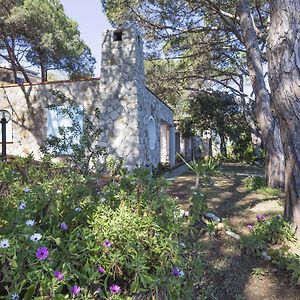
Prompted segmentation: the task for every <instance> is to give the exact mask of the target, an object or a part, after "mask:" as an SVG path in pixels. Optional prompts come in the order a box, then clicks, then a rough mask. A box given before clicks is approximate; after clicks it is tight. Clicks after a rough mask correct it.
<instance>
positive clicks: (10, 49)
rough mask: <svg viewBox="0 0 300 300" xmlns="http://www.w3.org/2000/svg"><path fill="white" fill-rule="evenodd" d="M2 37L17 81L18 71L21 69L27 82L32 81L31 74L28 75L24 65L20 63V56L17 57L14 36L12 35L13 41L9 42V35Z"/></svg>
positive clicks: (11, 39)
mask: <svg viewBox="0 0 300 300" xmlns="http://www.w3.org/2000/svg"><path fill="white" fill-rule="evenodd" d="M2 39H3V41H4V44H5V48H6V51H7V54H8V57H9V60H10V63H11V66H12V71H13V73H14V79H15V83H16V82H17V71H20V72H21V73H22V74H23V76H24V78H25V80H26V82H28V83H30V82H31V81H30V78H29V76H28V75H27V73H26V71H25V69H24V68H23V67H22V65H21V64H20V62H19V60H18V58H17V57H16V54H15V41H14V38H13V37H10V41H11V43H10V42H9V38H8V37H7V36H2Z"/></svg>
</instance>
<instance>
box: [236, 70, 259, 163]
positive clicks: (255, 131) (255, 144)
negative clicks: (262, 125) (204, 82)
mask: <svg viewBox="0 0 300 300" xmlns="http://www.w3.org/2000/svg"><path fill="white" fill-rule="evenodd" d="M239 90H240V92H241V94H242V95H244V94H245V91H244V76H243V75H240V83H239ZM240 105H241V108H242V112H243V115H244V118H245V120H246V122H247V123H248V125H249V128H250V131H251V133H250V134H251V143H252V148H253V152H254V156H255V159H256V160H260V157H261V153H260V150H261V134H260V132H259V128H258V127H257V126H256V124H255V122H254V120H253V111H252V109H251V110H250V109H249V106H248V105H247V103H246V99H245V97H244V96H242V97H241V103H240ZM251 106H252V105H251Z"/></svg>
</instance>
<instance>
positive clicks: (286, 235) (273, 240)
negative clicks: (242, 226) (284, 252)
mask: <svg viewBox="0 0 300 300" xmlns="http://www.w3.org/2000/svg"><path fill="white" fill-rule="evenodd" d="M252 234H253V235H256V236H259V237H260V238H261V239H262V240H264V241H266V242H267V243H270V244H279V243H283V242H287V241H291V242H294V241H296V238H295V235H294V233H293V230H292V225H291V223H289V222H288V221H286V220H284V219H283V218H282V217H281V216H275V217H272V218H269V219H265V220H261V221H258V222H257V223H256V224H255V225H254V228H253V232H252Z"/></svg>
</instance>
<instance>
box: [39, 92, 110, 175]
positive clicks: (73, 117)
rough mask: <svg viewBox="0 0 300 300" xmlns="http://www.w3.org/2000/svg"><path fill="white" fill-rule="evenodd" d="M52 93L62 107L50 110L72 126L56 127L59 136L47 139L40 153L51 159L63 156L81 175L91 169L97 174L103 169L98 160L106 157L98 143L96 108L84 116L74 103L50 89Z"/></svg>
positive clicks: (98, 132) (98, 112)
mask: <svg viewBox="0 0 300 300" xmlns="http://www.w3.org/2000/svg"><path fill="white" fill-rule="evenodd" d="M52 94H53V95H54V96H55V97H56V98H57V99H58V100H59V102H60V103H61V104H62V106H56V105H50V106H49V109H50V110H53V111H56V114H57V115H59V116H60V117H64V118H67V119H68V120H70V122H71V124H70V126H61V127H59V128H58V133H59V136H53V135H52V136H50V137H49V138H48V139H47V140H46V141H45V145H44V146H42V147H41V149H40V150H41V152H42V153H43V154H45V155H50V156H53V157H58V156H63V157H64V158H65V159H66V161H67V162H69V163H71V165H72V166H74V167H75V168H77V169H78V170H79V171H80V172H81V173H82V174H88V173H89V172H90V171H91V169H98V171H99V168H100V169H102V167H103V166H102V164H101V163H99V158H100V157H103V156H104V157H105V156H106V155H107V153H106V150H105V149H104V148H103V147H100V146H99V145H98V143H97V141H98V140H99V137H100V135H101V132H102V130H101V129H100V128H99V127H98V126H96V124H99V121H100V111H99V110H98V109H95V110H94V112H93V114H89V115H86V114H85V113H84V110H83V109H82V108H81V107H80V105H79V104H78V103H77V102H76V101H74V100H72V99H70V98H68V97H66V96H65V95H64V94H63V93H62V92H60V91H56V90H53V91H52ZM80 119H82V120H83V124H81V122H80Z"/></svg>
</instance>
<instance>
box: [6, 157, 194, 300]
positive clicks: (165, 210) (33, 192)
mask: <svg viewBox="0 0 300 300" xmlns="http://www.w3.org/2000/svg"><path fill="white" fill-rule="evenodd" d="M93 177H94V178H93V179H91V178H89V177H85V176H83V175H81V174H79V173H77V171H76V170H74V169H72V168H70V167H67V166H65V165H55V164H51V163H50V162H49V161H45V162H42V163H35V162H34V161H33V160H32V158H31V157H29V158H26V159H16V160H15V161H13V162H11V163H0V193H1V210H0V263H1V267H0V278H1V282H0V295H1V296H0V299H7V298H9V299H10V298H13V297H15V296H16V295H15V294H18V295H19V298H20V299H25V300H26V299H70V298H71V297H72V293H73V296H75V294H78V295H77V297H78V298H79V299H97V298H98V299H131V298H130V297H133V296H134V297H139V296H140V295H142V296H141V297H142V298H143V299H147V298H148V299H150V298H151V297H152V296H153V295H155V294H156V295H160V298H159V299H187V296H186V293H190V291H191V289H188V288H186V286H188V285H190V286H192V285H191V284H190V283H189V280H188V278H189V277H188V275H187V274H188V273H189V272H191V270H192V266H193V263H192V262H191V261H190V260H189V259H188V258H186V257H187V256H186V254H185V253H184V251H183V249H182V247H181V246H180V241H181V239H180V237H181V230H182V226H181V225H182V224H181V219H180V218H179V217H178V216H179V211H178V209H177V208H176V203H175V202H174V200H173V199H171V198H170V197H168V196H167V195H166V194H165V192H164V187H165V184H166V181H165V180H164V179H162V178H158V179H153V178H152V177H151V176H150V175H149V172H148V171H147V170H145V169H137V170H135V171H134V172H133V173H131V174H130V175H123V177H122V178H121V179H120V180H118V181H114V180H111V181H110V182H109V183H107V184H106V185H103V182H101V180H100V179H101V178H99V180H98V179H96V180H95V177H96V178H97V176H96V175H95V174H94V175H93ZM183 255H184V256H183ZM198 276H199V275H198Z"/></svg>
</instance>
